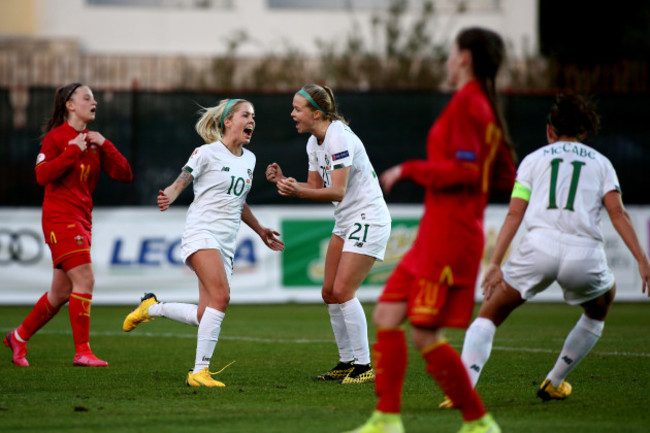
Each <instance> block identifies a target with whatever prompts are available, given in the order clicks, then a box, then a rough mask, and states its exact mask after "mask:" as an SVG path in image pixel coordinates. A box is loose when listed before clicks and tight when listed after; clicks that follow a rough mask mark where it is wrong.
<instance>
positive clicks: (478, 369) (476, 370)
mask: <svg viewBox="0 0 650 433" xmlns="http://www.w3.org/2000/svg"><path fill="white" fill-rule="evenodd" d="M469 369H470V370H474V371H475V372H477V373H480V372H481V367H479V366H478V365H476V364H472V365H471V366H470V367H469Z"/></svg>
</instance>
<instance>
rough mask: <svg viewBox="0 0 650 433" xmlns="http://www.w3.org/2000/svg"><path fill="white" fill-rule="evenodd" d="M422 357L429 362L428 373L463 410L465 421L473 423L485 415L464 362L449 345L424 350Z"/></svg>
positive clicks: (437, 345) (443, 344)
mask: <svg viewBox="0 0 650 433" xmlns="http://www.w3.org/2000/svg"><path fill="white" fill-rule="evenodd" d="M422 356H423V357H424V359H425V360H426V362H427V372H429V374H430V375H431V377H433V379H434V380H435V381H436V382H437V383H438V386H440V388H441V389H442V391H443V392H444V393H445V394H446V395H447V396H448V397H449V398H450V399H451V401H452V402H453V403H454V406H455V407H457V408H459V409H460V410H461V412H462V413H463V419H464V420H465V421H473V420H475V419H479V418H480V417H482V416H483V415H485V407H484V406H483V402H482V401H481V398H480V397H479V395H478V394H477V392H476V391H475V390H474V388H473V387H472V384H471V382H470V380H469V376H467V371H466V370H465V366H464V365H463V361H462V360H461V359H460V356H459V355H458V353H457V352H456V351H455V350H454V349H453V348H452V347H451V346H450V345H449V343H447V342H446V341H442V342H439V343H436V344H434V345H432V346H431V347H428V348H426V349H424V350H423V351H422Z"/></svg>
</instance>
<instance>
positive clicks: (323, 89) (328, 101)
mask: <svg viewBox="0 0 650 433" xmlns="http://www.w3.org/2000/svg"><path fill="white" fill-rule="evenodd" d="M302 90H304V91H305V92H307V93H309V96H311V97H312V99H313V100H314V102H315V103H316V104H317V105H318V106H319V107H320V109H321V111H322V112H323V118H324V119H325V120H330V121H334V120H340V121H341V122H343V123H345V124H346V125H347V124H348V121H347V120H346V119H345V118H344V117H343V115H342V114H341V113H339V111H338V107H337V105H336V99H334V92H333V91H332V89H330V88H329V87H327V86H319V85H318V84H305V85H304V86H303V87H302ZM307 106H308V107H309V108H310V109H311V110H312V111H316V107H314V106H313V105H312V104H311V103H308V104H307Z"/></svg>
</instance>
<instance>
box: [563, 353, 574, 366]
mask: <svg viewBox="0 0 650 433" xmlns="http://www.w3.org/2000/svg"><path fill="white" fill-rule="evenodd" d="M562 361H564V362H566V363H567V364H572V363H573V359H571V358H569V357H568V356H566V355H564V356H563V357H562Z"/></svg>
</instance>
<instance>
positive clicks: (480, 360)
mask: <svg viewBox="0 0 650 433" xmlns="http://www.w3.org/2000/svg"><path fill="white" fill-rule="evenodd" d="M496 330H497V327H496V326H495V325H494V323H493V322H492V321H491V320H490V319H486V318H484V317H477V318H476V319H474V321H473V322H472V324H471V325H470V326H469V328H467V332H466V333H465V342H464V343H463V352H462V354H461V358H462V360H463V364H465V369H467V374H468V376H469V380H470V381H471V382H472V386H473V387H474V388H476V382H478V378H479V376H480V375H481V372H482V371H483V367H484V366H485V364H486V363H487V361H488V359H489V358H490V353H491V352H492V341H493V340H494V334H495V333H496Z"/></svg>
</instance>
